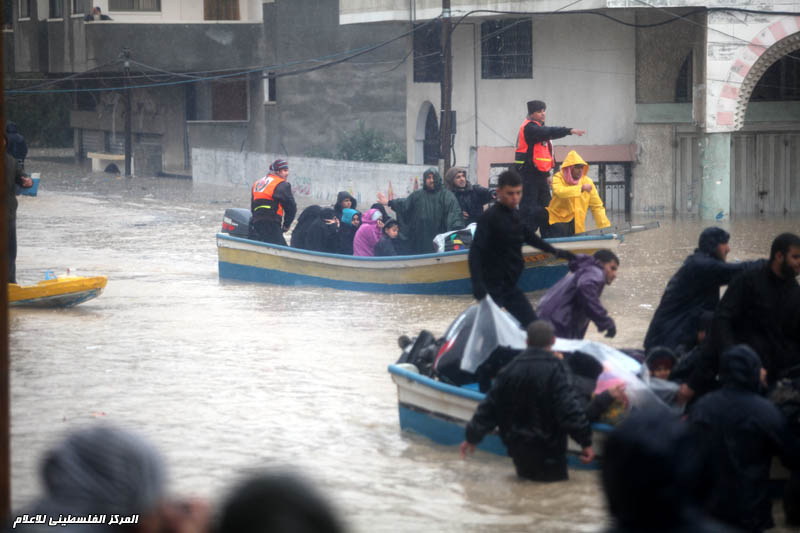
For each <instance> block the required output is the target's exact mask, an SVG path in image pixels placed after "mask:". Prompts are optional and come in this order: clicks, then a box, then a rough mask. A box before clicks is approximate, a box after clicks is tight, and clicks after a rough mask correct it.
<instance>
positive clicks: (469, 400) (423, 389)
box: [389, 364, 613, 470]
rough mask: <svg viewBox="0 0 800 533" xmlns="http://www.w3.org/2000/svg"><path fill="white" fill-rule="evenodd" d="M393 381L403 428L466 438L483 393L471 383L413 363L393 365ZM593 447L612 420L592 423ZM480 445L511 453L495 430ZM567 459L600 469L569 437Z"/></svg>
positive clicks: (445, 440) (453, 440) (449, 442)
mask: <svg viewBox="0 0 800 533" xmlns="http://www.w3.org/2000/svg"><path fill="white" fill-rule="evenodd" d="M389 373H390V374H391V375H392V381H394V382H395V384H396V385H397V406H398V411H399V414H400V429H402V430H404V431H413V432H415V433H418V434H420V435H423V436H425V437H427V438H429V439H431V440H432V441H434V442H436V443H438V444H443V445H445V446H456V445H459V444H461V442H462V441H463V440H464V428H465V427H466V425H467V422H469V420H470V419H471V418H472V415H473V413H474V412H475V409H476V408H477V407H478V404H479V403H480V402H481V400H483V397H484V395H483V393H480V392H478V391H477V390H476V389H471V388H467V387H456V386H454V385H448V384H447V383H443V382H441V381H436V380H434V379H431V378H429V377H427V376H423V375H421V374H420V373H419V371H418V370H417V368H416V367H415V366H414V365H411V364H399V365H389ZM592 429H593V430H594V435H593V437H592V447H593V448H594V450H595V452H598V451H599V450H602V443H603V442H604V441H605V437H606V435H607V434H608V433H610V432H611V431H612V430H613V427H612V426H610V425H608V424H592ZM478 448H479V449H481V450H484V451H487V452H490V453H494V454H497V455H507V453H506V447H505V445H504V444H503V442H502V441H501V440H500V436H499V435H498V434H497V433H496V432H493V433H491V434H489V435H487V436H486V437H485V438H484V439H483V440H482V441H481V442H480V444H478ZM567 450H568V452H569V453H568V454H567V462H568V464H569V466H570V467H572V468H579V469H591V470H594V469H598V468H599V467H600V465H599V463H598V462H597V461H593V462H592V463H591V464H589V465H584V464H583V463H581V462H580V461H579V460H578V454H579V453H580V446H579V445H578V444H577V443H575V442H574V441H572V439H570V440H569V444H568V448H567Z"/></svg>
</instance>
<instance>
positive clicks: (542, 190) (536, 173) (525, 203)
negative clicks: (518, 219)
mask: <svg viewBox="0 0 800 533" xmlns="http://www.w3.org/2000/svg"><path fill="white" fill-rule="evenodd" d="M546 114H547V106H546V105H545V103H544V102H542V101H541V100H531V101H530V102H528V116H527V118H526V119H525V120H524V121H523V122H522V125H521V126H520V127H519V133H518V134H517V147H516V150H515V153H514V163H516V165H517V169H516V170H517V172H519V173H520V175H521V176H522V184H523V185H522V187H523V191H522V192H523V195H522V203H521V204H520V207H519V209H520V215H521V216H522V220H523V221H524V222H525V223H526V224H527V225H528V226H529V227H530V228H531V229H532V230H533V231H536V230H537V229H539V227H547V211H546V210H545V208H546V207H547V206H548V205H549V204H550V170H552V168H553V164H554V161H553V143H552V142H551V141H552V140H553V139H560V138H562V137H566V136H567V135H578V136H581V135H584V134H585V133H586V131H584V130H576V129H573V128H563V127H548V126H545V125H544V119H545V116H546Z"/></svg>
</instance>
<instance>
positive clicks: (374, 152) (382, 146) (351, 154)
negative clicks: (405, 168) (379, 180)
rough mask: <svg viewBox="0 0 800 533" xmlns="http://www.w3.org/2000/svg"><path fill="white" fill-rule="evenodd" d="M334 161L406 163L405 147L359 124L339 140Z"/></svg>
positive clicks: (361, 123) (362, 123)
mask: <svg viewBox="0 0 800 533" xmlns="http://www.w3.org/2000/svg"><path fill="white" fill-rule="evenodd" d="M333 158H334V159H344V160H347V161H370V162H373V163H405V162H406V150H405V147H404V146H403V145H402V144H400V143H397V142H393V141H390V140H388V139H386V137H385V136H384V135H383V134H382V133H381V132H379V131H377V130H374V129H368V128H367V127H366V126H365V125H364V122H359V124H358V129H356V130H354V131H349V132H344V133H342V135H341V136H340V138H339V142H338V143H337V146H336V151H335V152H334V153H333Z"/></svg>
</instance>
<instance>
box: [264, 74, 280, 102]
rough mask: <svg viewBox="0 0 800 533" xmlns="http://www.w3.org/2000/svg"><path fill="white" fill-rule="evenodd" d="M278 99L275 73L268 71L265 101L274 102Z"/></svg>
mask: <svg viewBox="0 0 800 533" xmlns="http://www.w3.org/2000/svg"><path fill="white" fill-rule="evenodd" d="M277 101H278V100H277V91H276V86H275V73H274V72H268V73H267V77H266V78H264V103H274V102H277Z"/></svg>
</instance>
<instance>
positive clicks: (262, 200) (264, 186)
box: [253, 174, 286, 217]
mask: <svg viewBox="0 0 800 533" xmlns="http://www.w3.org/2000/svg"><path fill="white" fill-rule="evenodd" d="M284 181H286V180H285V179H283V178H281V177H279V176H276V175H274V174H267V175H266V176H264V177H263V178H261V179H260V180H258V181H256V182H255V183H254V184H253V204H254V205H255V207H254V208H253V214H255V212H256V211H258V210H259V209H268V210H270V212H273V213H277V215H278V216H279V217H282V216H283V206H282V205H281V204H280V203H278V202H277V201H276V200H275V198H274V197H273V196H272V195H273V194H274V193H275V187H277V186H278V185H280V184H281V183H283V182H284Z"/></svg>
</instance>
